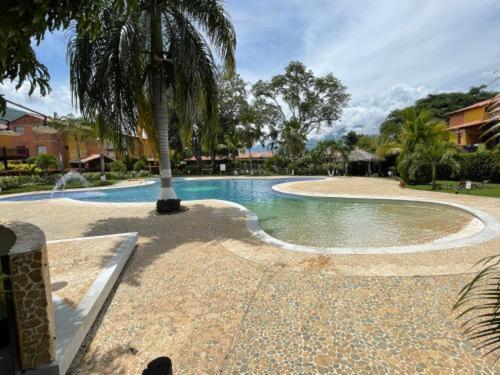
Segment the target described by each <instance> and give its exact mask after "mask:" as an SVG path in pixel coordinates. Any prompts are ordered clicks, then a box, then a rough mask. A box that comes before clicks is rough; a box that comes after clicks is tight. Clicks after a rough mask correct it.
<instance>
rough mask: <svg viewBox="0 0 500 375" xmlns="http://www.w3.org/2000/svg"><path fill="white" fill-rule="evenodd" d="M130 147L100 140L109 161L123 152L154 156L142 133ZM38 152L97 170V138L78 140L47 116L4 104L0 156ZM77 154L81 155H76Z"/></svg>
mask: <svg viewBox="0 0 500 375" xmlns="http://www.w3.org/2000/svg"><path fill="white" fill-rule="evenodd" d="M133 145H134V146H133V147H126V146H124V147H122V148H121V149H120V150H117V149H115V148H114V147H113V146H112V145H111V144H108V143H105V144H103V150H102V152H103V154H104V156H105V159H106V162H111V161H113V160H116V159H117V158H120V157H121V156H123V155H127V154H128V155H129V156H131V157H132V158H138V157H139V156H140V155H144V156H146V158H148V160H154V154H153V150H152V148H151V147H150V145H149V142H148V141H147V139H146V137H145V136H142V137H140V138H139V137H134V138H133ZM39 154H51V155H54V156H55V157H56V158H57V159H58V160H60V161H61V162H62V164H63V166H64V168H74V167H75V166H77V165H78V159H79V158H80V160H82V163H83V165H84V167H85V168H86V169H88V170H98V169H99V160H97V162H96V161H95V159H96V155H97V159H99V158H98V156H99V140H98V139H96V138H91V139H87V140H79V141H78V142H77V140H76V139H75V138H74V137H72V136H71V135H69V134H64V133H63V134H61V133H59V132H57V130H55V129H53V128H51V127H50V118H44V117H43V116H40V115H37V114H33V113H27V112H24V111H19V110H16V109H12V108H7V111H6V113H5V114H4V116H2V117H0V159H2V160H4V162H6V161H7V160H26V159H28V158H30V157H35V156H37V155H39ZM78 155H80V156H78Z"/></svg>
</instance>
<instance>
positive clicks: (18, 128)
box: [16, 125, 24, 135]
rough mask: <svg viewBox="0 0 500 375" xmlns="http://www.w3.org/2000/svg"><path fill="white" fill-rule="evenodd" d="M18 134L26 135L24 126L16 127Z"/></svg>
mask: <svg viewBox="0 0 500 375" xmlns="http://www.w3.org/2000/svg"><path fill="white" fill-rule="evenodd" d="M16 133H17V134H22V135H24V126H20V125H17V126H16Z"/></svg>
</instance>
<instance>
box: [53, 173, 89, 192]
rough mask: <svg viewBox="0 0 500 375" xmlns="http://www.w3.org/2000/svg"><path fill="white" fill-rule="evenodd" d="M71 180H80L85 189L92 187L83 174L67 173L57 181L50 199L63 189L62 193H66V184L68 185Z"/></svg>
mask: <svg viewBox="0 0 500 375" xmlns="http://www.w3.org/2000/svg"><path fill="white" fill-rule="evenodd" d="M71 180H78V181H80V182H81V183H82V184H83V186H85V187H88V186H89V185H90V184H89V180H87V179H86V178H85V177H84V176H83V175H82V174H80V173H79V172H77V171H69V172H68V173H65V174H64V175H63V176H62V177H61V178H60V179H59V180H57V182H56V183H55V185H54V188H53V189H52V193H51V194H50V198H52V197H53V195H54V194H55V192H56V191H57V190H59V189H60V188H61V187H62V191H63V192H64V189H66V184H67V183H68V181H71Z"/></svg>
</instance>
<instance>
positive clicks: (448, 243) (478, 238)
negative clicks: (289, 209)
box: [231, 181, 500, 255]
mask: <svg viewBox="0 0 500 375" xmlns="http://www.w3.org/2000/svg"><path fill="white" fill-rule="evenodd" d="M301 182H302V181H298V182H285V183H282V184H276V185H273V186H272V187H271V188H272V189H273V190H274V191H276V192H278V193H281V194H288V195H295V196H303V197H316V198H343V199H370V200H385V201H392V202H398V201H399V202H404V203H408V202H413V203H432V204H440V205H444V206H448V207H453V208H456V209H459V210H462V211H464V212H466V213H467V214H469V215H472V216H473V217H474V218H476V219H478V220H480V221H481V222H482V223H483V225H484V226H483V227H482V228H481V229H480V230H479V228H477V232H475V233H473V234H469V235H467V236H464V237H460V236H459V238H454V235H456V234H457V233H460V232H461V231H459V232H455V233H452V234H450V235H447V236H445V237H441V238H438V239H436V240H434V241H432V242H426V243H423V244H417V245H402V246H387V247H314V246H304V245H296V244H292V243H289V242H285V241H282V240H279V239H277V238H275V237H273V236H271V235H269V234H267V233H266V232H265V231H264V230H263V229H262V228H261V227H260V225H259V223H258V217H257V215H255V214H254V213H253V212H251V211H250V213H249V214H247V228H248V230H249V231H250V232H251V233H252V234H253V235H255V236H256V237H258V238H260V239H261V240H262V241H264V242H266V243H270V244H273V245H276V246H279V247H282V248H285V249H287V250H291V251H300V252H307V253H319V254H325V255H328V254H339V255H340V254H345V255H347V254H410V253H422V252H428V251H436V250H450V249H455V248H461V247H467V246H472V245H478V244H481V243H484V242H487V241H489V240H492V239H494V238H496V237H498V236H499V235H500V223H499V222H498V220H496V219H495V218H494V217H493V216H492V215H490V214H488V213H486V212H484V211H481V210H479V209H477V208H474V207H470V206H466V205H463V204H459V203H453V202H446V201H441V200H437V199H428V198H422V197H405V196H392V197H391V196H380V195H361V194H360V195H355V194H334V193H329V194H322V193H314V192H296V191H294V192H291V191H287V190H284V189H283V188H284V187H286V186H289V185H292V184H300V183H301ZM231 203H232V202H231ZM242 208H244V209H245V210H247V209H246V208H245V207H243V206H242ZM247 211H248V210H247ZM255 220H256V222H255ZM469 224H470V223H469ZM469 224H468V225H469ZM447 237H449V238H450V239H449V240H446V238H447Z"/></svg>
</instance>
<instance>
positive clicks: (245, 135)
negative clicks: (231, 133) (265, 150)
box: [238, 117, 262, 175]
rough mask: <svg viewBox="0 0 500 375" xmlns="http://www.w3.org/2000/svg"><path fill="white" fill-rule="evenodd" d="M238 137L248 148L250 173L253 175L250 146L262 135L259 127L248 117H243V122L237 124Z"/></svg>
mask: <svg viewBox="0 0 500 375" xmlns="http://www.w3.org/2000/svg"><path fill="white" fill-rule="evenodd" d="M238 132H239V137H240V139H241V142H242V143H243V145H245V148H246V149H247V150H248V157H249V159H250V174H252V175H253V167H252V147H253V145H254V144H255V143H256V142H257V141H258V140H259V139H261V137H262V130H261V128H260V127H259V126H258V125H256V124H254V123H252V122H250V117H243V122H242V123H241V124H239V125H238Z"/></svg>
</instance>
